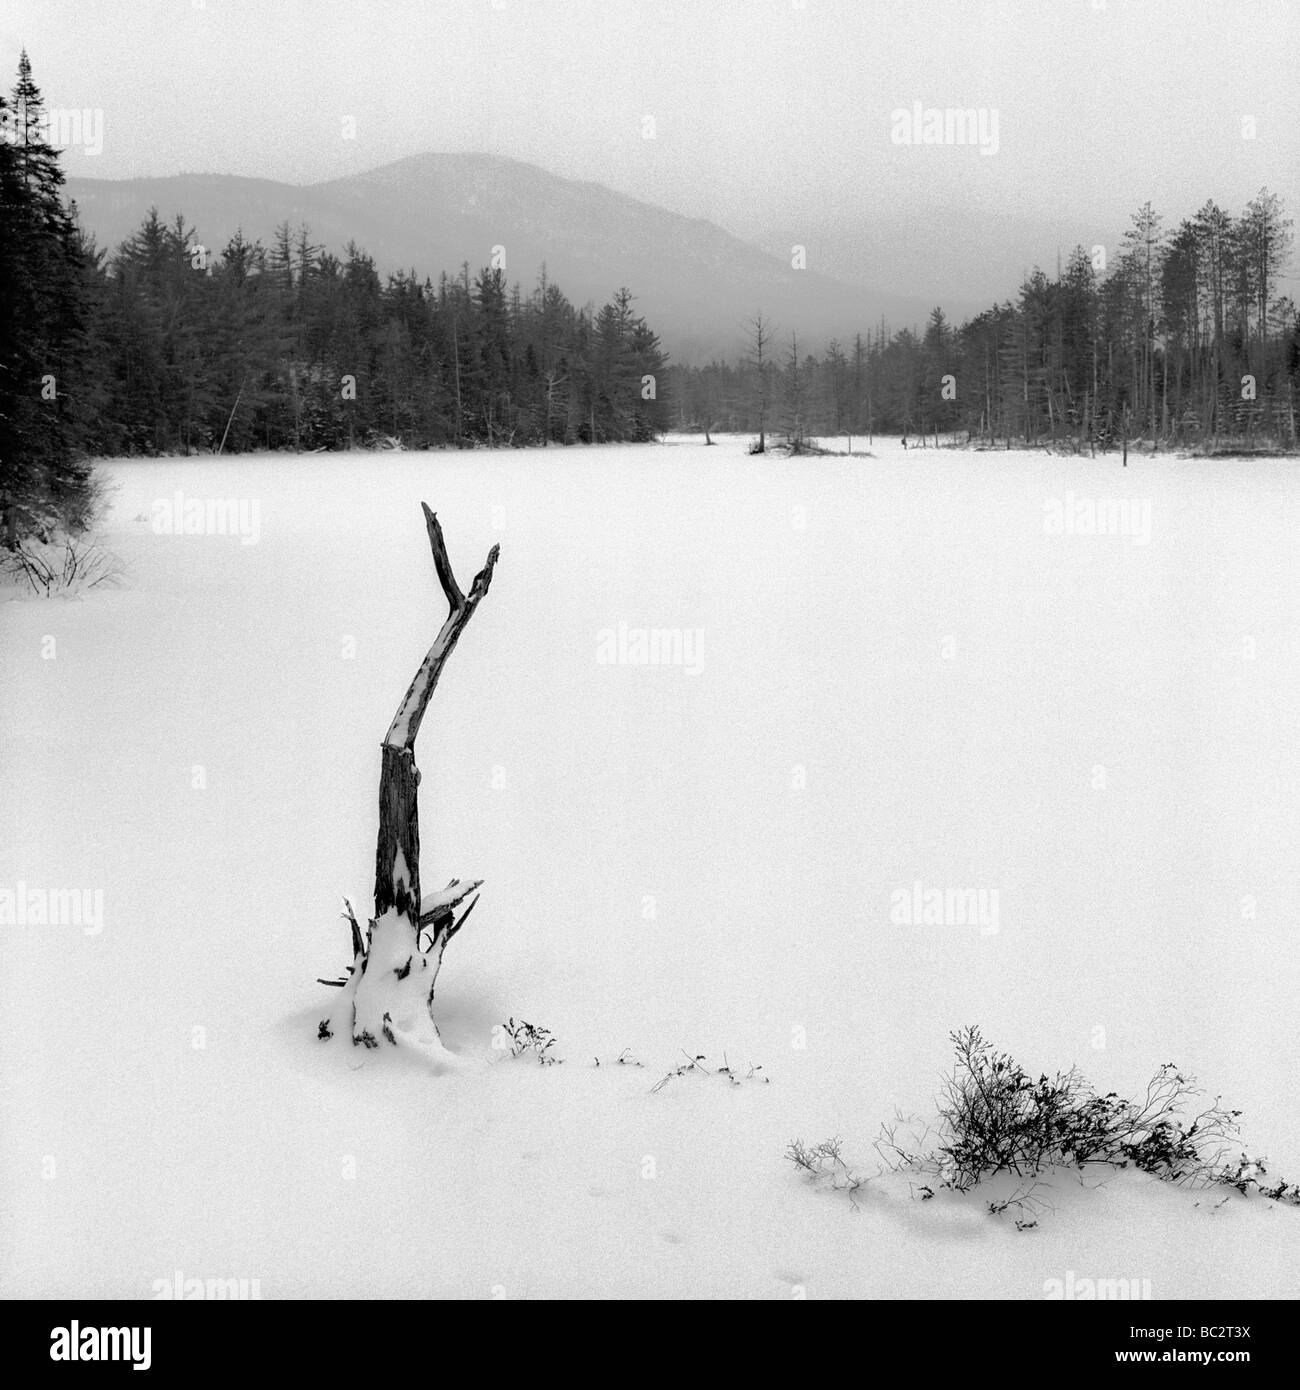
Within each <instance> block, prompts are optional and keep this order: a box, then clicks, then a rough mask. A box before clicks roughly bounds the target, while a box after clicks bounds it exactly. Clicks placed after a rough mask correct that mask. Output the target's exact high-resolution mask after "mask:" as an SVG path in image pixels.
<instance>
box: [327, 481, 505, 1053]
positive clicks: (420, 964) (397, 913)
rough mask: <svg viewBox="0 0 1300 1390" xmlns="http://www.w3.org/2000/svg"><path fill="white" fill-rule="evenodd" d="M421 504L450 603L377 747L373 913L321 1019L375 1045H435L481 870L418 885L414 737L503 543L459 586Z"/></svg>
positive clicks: (437, 1048) (433, 1049)
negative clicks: (450, 959)
mask: <svg viewBox="0 0 1300 1390" xmlns="http://www.w3.org/2000/svg"><path fill="white" fill-rule="evenodd" d="M421 506H423V507H424V521H425V526H426V527H427V529H428V532H429V547H430V549H431V550H432V551H433V563H434V567H435V568H436V570H437V572H438V580H439V582H440V583H441V585H442V591H443V593H444V594H445V595H446V597H447V604H448V610H449V611H448V613H447V619H446V621H445V622H444V623H443V625H442V628H441V630H440V631H439V633H438V635H437V637H436V638H435V639H434V643H433V646H432V647H430V648H429V653H428V655H427V656H426V657H425V658H424V661H423V662H422V663H421V665H420V669H419V670H418V671H417V672H416V673H415V679H414V680H413V681H412V682H411V686H410V689H409V690H407V692H406V695H405V697H404V698H403V700H402V703H401V704H400V705H399V706H398V708H397V713H396V714H395V715H394V716H393V722H392V723H391V724H390V725H389V728H388V733H387V734H386V735H385V736H384V741H383V743H382V745H381V747H380V752H381V758H382V761H381V764H380V774H379V838H378V842H377V844H376V847H375V914H374V917H373V918H372V919H371V920H370V922H369V923H368V925H367V931H366V933H365V939H364V940H363V939H362V933H361V930H360V927H359V926H358V924H357V921H356V918H355V917H354V916H353V915H352V910H351V907H349V908H348V916H349V918H350V920H351V922H352V945H353V960H352V965H351V967H350V968H349V972H348V976H347V977H346V978H344V979H343V980H340V981H325V982H324V983H337V984H338V985H340V986H341V987H342V989H343V993H342V996H341V997H340V999H339V1003H338V1007H337V1008H335V1010H334V1011H333V1013H332V1014H331V1015H330V1017H329V1018H327V1019H324V1020H323V1021H322V1022H321V1025H320V1032H319V1035H320V1037H322V1038H328V1037H331V1036H333V1034H334V1033H336V1032H338V1031H339V1030H340V1029H342V1030H345V1031H346V1032H347V1033H348V1034H349V1035H350V1036H351V1038H352V1041H353V1042H354V1043H361V1044H364V1045H365V1046H366V1047H378V1046H379V1044H380V1041H381V1040H386V1041H388V1042H390V1043H393V1044H394V1045H396V1044H397V1043H399V1042H401V1043H405V1044H408V1045H412V1046H415V1047H417V1048H421V1049H423V1050H425V1051H426V1052H430V1053H441V1052H442V1045H441V1041H440V1039H439V1037H438V1029H437V1027H436V1025H435V1024H434V1021H433V989H434V984H435V982H436V980H437V978H438V967H439V966H440V965H441V964H442V953H443V951H444V950H445V949H446V946H447V942H448V941H450V940H451V938H452V937H453V936H455V934H456V933H457V932H458V931H459V930H460V928H461V926H462V925H463V924H464V922H465V918H466V917H468V916H469V914H470V912H471V911H472V910H473V907H474V903H475V902H477V901H478V899H477V898H474V899H473V900H471V902H470V904H469V906H468V907H467V908H466V909H465V911H464V912H463V913H462V914H461V916H460V918H459V919H457V918H456V915H455V910H456V908H457V907H458V906H459V905H460V904H461V903H462V902H463V901H464V900H465V899H466V898H467V897H469V895H470V894H471V893H473V892H474V890H475V889H477V888H478V887H479V883H480V882H481V880H476V881H474V882H471V883H464V884H462V883H461V882H460V881H459V880H458V879H453V880H452V881H451V883H449V884H448V885H447V888H446V889H444V890H443V891H442V892H441V893H435V894H432V895H430V896H428V897H423V896H422V895H421V892H420V819H419V811H418V806H417V795H416V794H417V790H418V788H419V785H420V770H419V768H417V767H416V765H415V738H416V735H417V734H418V733H419V732H420V722H421V721H422V720H423V718H424V712H425V710H426V709H427V708H428V705H429V699H430V697H431V696H432V695H433V691H434V687H435V686H436V685H437V684H438V677H439V676H440V675H441V674H442V668H443V666H444V665H446V662H447V658H448V657H449V656H450V655H451V653H452V650H453V648H454V647H455V645H456V643H457V641H458V640H459V638H460V634H461V633H462V632H463V631H464V630H465V627H466V625H467V624H468V622H469V620H470V618H472V617H473V616H474V610H475V608H477V607H478V605H479V603H480V601H481V600H482V598H483V596H484V595H485V594H486V593H487V591H488V586H489V585H490V584H491V582H492V572H493V569H494V567H495V566H496V562H497V556H498V554H499V553H500V547H499V546H495V545H494V546H493V547H492V550H491V552H490V553H489V554H488V557H487V563H486V564H485V565H484V566H483V568H482V570H480V571H479V573H478V575H477V576H476V577H475V579H474V583H473V584H472V585H471V586H470V591H469V593H468V594H463V593H462V592H461V590H460V586H459V585H458V584H457V583H456V577H455V575H454V574H453V573H452V569H451V561H450V560H449V559H448V558H447V546H446V542H445V541H444V540H443V535H442V527H441V526H440V525H439V524H438V518H437V517H436V516H434V514H433V513H432V512H431V511H430V510H429V508H428V507H427V506H425V505H424V504H423V503H421Z"/></svg>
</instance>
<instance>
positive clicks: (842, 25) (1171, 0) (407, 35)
mask: <svg viewBox="0 0 1300 1390" xmlns="http://www.w3.org/2000/svg"><path fill="white" fill-rule="evenodd" d="M22 45H25V46H26V47H27V49H28V52H29V54H30V56H31V59H32V63H33V67H34V70H35V76H36V79H37V81H38V82H39V83H40V84H41V86H42V87H43V89H44V91H45V94H46V97H47V100H48V101H49V103H50V104H51V105H52V106H55V107H81V108H92V109H98V108H102V110H103V112H104V122H105V142H104V149H103V152H102V154H100V155H98V156H93V155H90V154H87V153H84V152H80V151H76V150H74V151H71V152H70V153H69V155H68V157H67V158H66V160H65V167H66V168H67V170H68V172H69V173H73V174H79V175H83V176H92V177H93V176H98V177H105V178H125V177H128V176H132V175H143V174H150V175H159V174H169V173H176V172H180V171H183V170H189V171H213V172H222V173H240V174H247V175H256V176H262V177H267V178H277V179H287V180H292V181H312V180H317V179H325V178H330V177H334V176H337V175H339V174H342V173H347V172H351V171H355V170H359V169H365V168H369V167H373V166H375V165H377V164H382V163H386V162H388V161H390V160H393V159H397V158H400V157H402V156H404V155H408V154H414V153H418V152H420V151H424V150H483V151H488V152H492V153H496V154H503V155H509V156H512V157H515V158H518V159H524V160H528V161H530V162H533V163H536V164H539V165H542V166H543V167H545V168H547V169H550V170H552V171H554V172H556V173H562V174H566V175H569V176H572V177H577V178H585V179H593V180H596V181H598V182H601V183H605V184H608V185H610V186H611V187H614V188H617V189H620V190H622V191H624V192H628V193H632V194H634V195H636V196H639V197H643V198H646V199H649V200H651V201H654V202H657V203H660V204H662V205H664V206H666V207H669V208H672V209H674V210H676V211H679V212H683V213H686V214H688V215H691V216H701V217H707V218H710V219H712V220H715V221H717V222H720V223H721V224H722V225H723V226H725V227H727V228H728V230H730V231H733V232H735V233H737V234H739V235H741V236H745V237H747V238H750V239H754V240H759V241H764V242H765V243H767V242H775V243H778V244H780V243H783V242H784V241H785V240H786V239H787V238H788V239H790V240H797V239H798V237H799V233H800V232H801V231H803V230H804V227H805V225H806V228H807V235H808V236H809V237H812V236H813V235H814V234H816V235H820V236H821V238H822V240H823V242H825V243H827V244H830V245H833V246H834V247H836V248H838V249H837V250H836V252H835V254H836V255H837V257H839V258H840V259H841V261H843V264H842V265H841V266H839V267H836V269H838V270H840V271H842V272H847V273H857V272H858V271H859V270H863V269H865V268H863V267H858V266H855V265H854V264H852V262H853V255H854V245H855V230H854V229H855V227H856V226H859V225H860V223H861V220H862V219H864V218H873V217H874V218H876V219H877V220H878V221H879V222H881V223H883V222H886V221H892V222H898V221H903V222H906V221H907V220H908V219H926V220H927V221H928V220H931V219H934V218H952V217H954V216H956V217H958V218H959V219H960V222H959V224H958V225H959V226H960V227H961V228H963V229H969V228H971V227H975V226H978V227H980V228H982V229H984V234H985V235H996V229H997V228H998V226H999V225H1000V223H999V220H998V218H999V215H1005V216H1007V217H1009V219H1010V223H1009V227H1010V230H1009V235H1012V236H1015V235H1017V234H1018V233H1017V232H1016V231H1015V228H1017V227H1021V226H1023V225H1024V224H1025V223H1026V222H1034V223H1037V224H1039V225H1042V226H1050V227H1061V228H1069V229H1070V235H1069V237H1068V241H1069V243H1072V242H1073V241H1074V240H1079V241H1083V242H1088V241H1090V240H1091V239H1092V238H1093V237H1094V236H1095V235H1100V234H1102V231H1103V229H1109V228H1113V227H1115V226H1123V225H1124V224H1125V223H1126V222H1127V219H1128V216H1129V214H1130V212H1131V211H1132V210H1133V209H1134V208H1135V207H1137V206H1138V205H1139V204H1140V203H1141V202H1142V201H1143V200H1144V199H1146V198H1150V199H1151V200H1152V201H1153V202H1154V203H1155V204H1156V206H1157V207H1158V208H1159V209H1161V210H1162V211H1164V212H1165V213H1166V215H1167V217H1169V218H1170V219H1172V220H1176V219H1177V218H1178V217H1180V216H1182V215H1185V214H1186V213H1189V212H1191V211H1193V210H1194V209H1195V207H1197V206H1199V205H1200V203H1202V202H1203V201H1204V200H1205V199H1206V198H1207V197H1210V196H1213V197H1215V198H1216V199H1218V200H1219V201H1221V202H1223V203H1224V204H1225V205H1227V206H1228V207H1230V208H1232V209H1234V210H1236V209H1239V208H1240V206H1241V205H1242V204H1244V203H1245V201H1246V200H1248V199H1249V198H1250V197H1251V196H1252V195H1253V194H1254V193H1255V192H1256V191H1257V190H1258V188H1259V187H1260V186H1261V185H1262V184H1265V183H1267V184H1268V185H1269V186H1270V187H1271V188H1273V189H1274V191H1276V192H1278V193H1280V194H1281V195H1282V197H1283V199H1284V201H1285V203H1286V205H1287V210H1288V212H1289V213H1290V214H1291V215H1293V216H1294V215H1295V214H1296V212H1297V207H1298V205H1300V81H1297V78H1296V73H1295V58H1296V55H1297V54H1298V53H1300V2H1298V0H928V2H927V3H917V0H894V2H888V3H887V2H885V0H626V2H625V3H624V2H621V0H555V2H554V3H546V2H545V0H370V2H369V3H358V2H357V0H353V2H352V3H336V0H21V3H14V0H0V60H2V61H3V62H4V63H5V65H6V67H7V68H8V69H9V71H10V72H12V68H13V65H14V63H15V62H16V60H17V54H18V50H19V48H20V47H21V46H22ZM5 82H6V85H8V83H9V78H8V77H7V76H6V78H5ZM914 102H920V103H921V104H922V106H924V107H939V108H947V107H969V108H983V109H985V110H986V111H988V112H990V113H996V119H997V152H996V154H992V155H983V154H981V152H980V150H979V149H978V148H970V147H965V148H959V147H941V148H934V147H920V148H918V147H909V146H906V145H900V144H897V143H895V142H894V140H893V138H892V135H893V125H892V123H891V112H893V111H894V110H895V109H898V108H909V109H910V108H911V107H912V104H913V103H914ZM349 116H350V117H353V118H355V121H356V134H355V138H354V139H345V138H344V135H343V131H344V118H345V117H349ZM646 117H652V118H653V122H654V125H653V138H650V139H647V138H645V132H646V130H647V129H648V128H649V127H648V126H647V123H646V119H645V118H646ZM1247 117H1251V118H1253V120H1254V138H1253V139H1252V138H1247V136H1246V134H1244V133H1243V120H1244V118H1247ZM990 229H992V230H990ZM1040 249H1041V248H1037V247H1035V248H1029V247H1026V249H1025V254H1026V256H1027V257H1028V256H1030V255H1031V253H1034V254H1036V253H1037V252H1038V251H1039V250H1040ZM876 270H877V273H878V271H879V267H877V268H876ZM1290 284H1291V285H1292V286H1294V285H1295V281H1294V279H1293V280H1292V281H1291V282H1290ZM1292 292H1294V289H1293V290H1292Z"/></svg>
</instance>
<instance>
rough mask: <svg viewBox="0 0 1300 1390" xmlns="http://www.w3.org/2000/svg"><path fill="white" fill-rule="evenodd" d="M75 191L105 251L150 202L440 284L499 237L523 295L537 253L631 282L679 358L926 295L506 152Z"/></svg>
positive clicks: (214, 241) (213, 237)
mask: <svg viewBox="0 0 1300 1390" xmlns="http://www.w3.org/2000/svg"><path fill="white" fill-rule="evenodd" d="M66 191H67V193H68V195H69V196H70V197H72V198H75V199H76V201H77V204H78V207H79V208H80V211H81V217H82V221H83V223H84V224H85V226H86V227H87V228H88V229H89V230H90V231H91V232H93V233H94V235H95V237H96V239H97V240H98V242H99V244H100V245H101V246H104V247H107V248H108V249H110V250H116V248H117V246H118V244H119V243H120V242H121V241H122V240H124V239H125V238H126V237H128V236H130V235H131V234H132V233H133V232H134V231H135V230H136V229H137V228H138V226H139V224H140V222H141V220H142V219H143V218H144V217H145V215H146V214H147V213H148V211H149V209H150V208H151V207H157V209H158V212H159V214H160V216H161V217H162V218H163V219H164V220H166V221H169V222H170V221H171V220H173V219H174V217H175V216H176V214H177V213H183V214H184V216H185V219H186V222H187V223H188V224H189V225H191V226H193V227H195V228H196V229H197V234H198V238H199V240H200V241H201V242H203V244H204V245H206V246H208V247H209V248H210V249H212V250H214V251H219V250H220V249H221V247H223V246H224V245H225V244H226V242H227V240H228V239H229V238H230V236H231V235H232V234H233V233H234V232H235V230H236V229H237V228H242V230H243V232H244V235H245V236H246V237H248V238H250V239H260V240H261V241H262V242H263V244H267V245H269V243H270V240H271V235H272V232H273V231H274V228H275V227H276V225H277V224H278V223H280V222H283V221H285V220H287V221H288V222H289V223H290V225H291V226H292V227H293V228H294V229H295V231H296V229H297V228H298V226H299V224H301V223H304V222H305V223H306V224H307V225H308V226H309V227H310V229H311V233H312V240H313V241H314V242H315V243H317V244H319V245H323V246H324V247H326V248H327V249H328V250H330V251H333V252H335V253H336V254H337V253H339V252H341V251H342V249H343V247H344V246H346V244H347V243H348V242H349V241H355V242H356V243H357V244H358V246H360V247H362V248H363V249H364V250H366V251H367V252H369V253H370V254H371V255H372V256H373V257H374V258H375V262H376V265H377V266H378V268H379V270H380V272H381V273H383V274H387V273H389V272H391V271H396V270H405V269H412V268H413V269H414V270H415V271H416V272H417V273H419V274H420V275H422V276H423V275H428V276H430V277H431V278H433V279H435V280H436V279H437V277H438V275H439V273H440V272H442V271H444V270H445V271H447V272H448V273H449V274H451V273H455V272H456V271H458V270H459V268H460V266H461V264H462V263H463V262H465V261H468V262H469V265H470V269H471V271H473V272H476V271H477V270H479V269H480V268H481V267H483V266H484V265H487V264H488V263H489V260H490V257H491V255H492V250H493V248H494V247H496V246H501V247H504V249H505V258H506V276H507V279H509V280H510V281H512V282H513V281H515V280H518V281H519V283H520V285H521V286H522V287H523V288H524V290H525V291H527V290H529V289H531V288H532V286H533V285H534V284H535V283H536V281H537V278H538V274H539V272H540V269H541V266H542V264H543V262H545V264H546V268H547V275H548V277H549V278H550V279H551V280H552V281H553V282H555V283H556V284H558V285H559V286H560V288H561V289H562V290H563V291H564V293H565V294H566V295H567V296H568V297H569V299H570V300H571V301H572V302H573V303H575V304H577V305H583V304H585V303H587V302H588V301H591V302H594V303H595V304H597V305H600V304H603V303H605V302H606V301H607V300H608V299H610V298H611V297H612V295H613V294H614V291H615V290H616V289H617V288H618V287H619V286H620V285H627V286H628V287H629V288H630V289H631V290H632V292H633V294H634V295H635V296H636V303H637V309H638V312H640V313H642V314H644V315H645V317H646V318H647V319H648V321H649V322H650V324H651V326H652V327H653V328H654V329H655V330H656V331H657V332H658V333H659V334H660V336H661V337H662V339H663V341H664V345H665V347H666V348H667V349H668V350H669V351H670V352H671V353H672V354H673V356H674V357H675V358H677V359H678V360H683V361H699V360H703V359H706V358H708V357H710V356H712V355H715V354H726V355H728V356H730V355H732V354H734V353H735V352H737V351H739V350H740V349H741V348H742V346H743V342H744V324H745V322H746V321H747V320H748V319H749V318H751V317H752V316H753V314H754V313H755V311H756V310H759V309H761V310H762V311H763V313H764V314H765V315H766V316H767V317H769V318H771V319H772V320H773V321H774V322H775V323H776V325H777V327H778V330H779V332H780V335H781V337H780V343H779V350H780V351H784V350H785V343H786V342H788V335H789V333H790V332H791V330H794V331H797V332H798V333H799V335H800V337H806V338H807V339H808V347H809V349H810V350H813V349H820V348H821V347H822V346H824V343H825V340H826V339H828V338H830V337H832V336H838V337H840V338H841V339H842V340H848V339H851V336H852V334H853V333H854V332H862V333H864V334H865V333H866V331H867V330H868V329H869V328H871V327H873V326H875V325H877V324H878V323H879V322H880V319H881V316H882V315H885V316H886V317H887V318H889V320H890V321H891V322H892V323H893V324H894V325H895V326H898V325H900V324H902V323H913V322H919V321H921V320H922V319H923V318H924V316H925V313H926V312H927V307H928V306H926V305H924V304H923V303H921V302H920V301H909V300H906V299H904V298H902V297H901V296H899V295H898V294H896V293H894V294H889V295H885V294H881V293H877V292H873V291H872V290H870V289H868V288H867V287H865V286H861V285H856V284H848V283H843V282H840V281H837V280H834V279H832V278H830V277H827V276H823V275H819V274H817V273H816V272H815V271H812V270H797V269H793V268H792V267H791V265H790V263H789V261H788V260H785V261H783V260H782V259H781V258H779V257H777V256H773V255H770V254H769V253H768V252H766V251H763V250H761V249H760V248H759V247H757V246H753V245H751V244H750V243H748V242H746V241H743V240H741V239H740V238H738V237H735V236H732V235H731V234H730V233H728V232H726V231H724V230H723V229H722V228H720V227H718V226H716V225H714V224H713V223H711V222H707V221H704V220H702V219H699V218H689V217H683V216H681V215H680V214H678V213H674V212H669V211H668V210H667V209H665V208H662V207H658V206H656V205H655V204H652V203H646V202H642V201H640V200H638V199H636V198H633V197H630V196H628V195H627V194H623V193H618V192H615V191H614V190H612V189H609V188H606V187H605V186H603V185H601V184H597V183H586V182H581V181H578V180H575V179H567V178H562V177H560V176H558V175H555V174H551V173H548V172H547V171H546V170H544V169H540V168H538V167H537V166H535V165H532V164H526V163H522V162H521V161H518V160H513V159H506V158H503V157H501V156H497V155H482V154H421V155H413V156H411V157H409V158H406V159H401V160H398V161H397V162H395V163H392V164H386V165H383V166H382V167H380V168H377V169H372V170H369V171H367V172H365V173H361V174H349V175H347V176H345V177H343V178H337V179H331V180H328V181H325V182H321V183H314V184H306V185H296V184H288V183H279V182H276V181H274V180H270V179H253V178H243V177H240V176H238V175H228V174H177V175H172V176H170V177H166V178H148V179H123V180H106V179H83V178H69V179H68V182H67V190H66Z"/></svg>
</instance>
